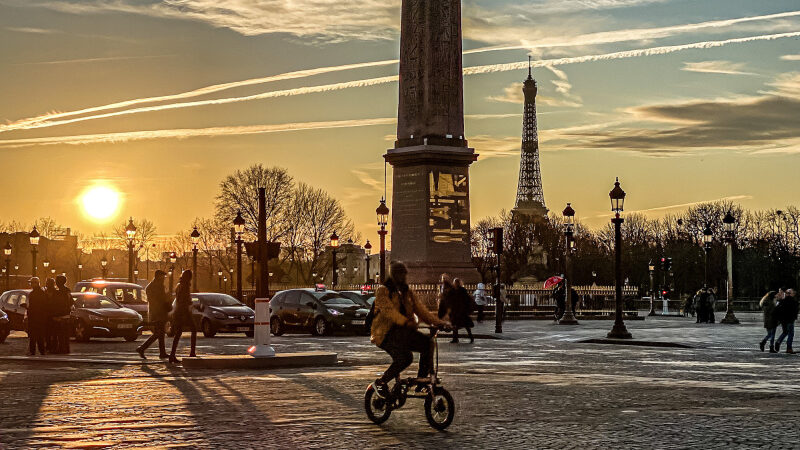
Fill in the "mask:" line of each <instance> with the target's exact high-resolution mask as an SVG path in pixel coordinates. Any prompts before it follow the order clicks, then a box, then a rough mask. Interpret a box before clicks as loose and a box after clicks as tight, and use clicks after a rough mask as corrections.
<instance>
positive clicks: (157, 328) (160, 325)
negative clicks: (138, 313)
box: [139, 321, 167, 356]
mask: <svg viewBox="0 0 800 450" xmlns="http://www.w3.org/2000/svg"><path fill="white" fill-rule="evenodd" d="M156 340H158V354H159V356H167V350H166V345H165V343H164V341H165V337H164V322H163V321H158V322H153V334H151V335H150V337H149V338H147V340H146V341H144V343H143V344H142V345H141V346H140V347H139V348H140V349H141V350H142V351H145V350H147V349H148V347H150V346H151V345H153V342H155V341H156Z"/></svg>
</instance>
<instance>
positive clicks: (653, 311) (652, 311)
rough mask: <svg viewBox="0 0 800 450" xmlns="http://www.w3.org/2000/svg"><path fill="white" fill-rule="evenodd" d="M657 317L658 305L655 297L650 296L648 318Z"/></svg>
mask: <svg viewBox="0 0 800 450" xmlns="http://www.w3.org/2000/svg"><path fill="white" fill-rule="evenodd" d="M655 315H656V305H655V301H654V298H653V296H652V295H651V296H650V312H649V313H647V317H650V316H655Z"/></svg>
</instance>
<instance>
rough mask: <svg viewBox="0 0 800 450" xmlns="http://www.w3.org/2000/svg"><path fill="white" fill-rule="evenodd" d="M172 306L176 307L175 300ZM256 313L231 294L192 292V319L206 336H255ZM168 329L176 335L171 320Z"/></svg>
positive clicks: (170, 334) (172, 334)
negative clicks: (219, 334)
mask: <svg viewBox="0 0 800 450" xmlns="http://www.w3.org/2000/svg"><path fill="white" fill-rule="evenodd" d="M172 307H173V309H174V308H175V302H173V303H172ZM255 315H256V313H255V311H253V310H252V309H250V308H249V307H248V306H247V305H245V304H244V303H242V302H240V301H239V300H236V299H235V298H233V297H231V296H230V295H225V294H218V293H215V292H199V293H193V294H192V320H193V321H194V325H195V326H196V327H197V329H198V330H201V331H202V332H203V336H205V337H214V336H215V335H216V334H217V333H244V334H245V335H246V336H247V337H253V326H254V324H255ZM166 331H167V334H168V335H169V336H174V332H173V331H172V324H171V323H170V321H167V324H166ZM184 331H185V330H184Z"/></svg>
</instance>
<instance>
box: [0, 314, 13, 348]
mask: <svg viewBox="0 0 800 450" xmlns="http://www.w3.org/2000/svg"><path fill="white" fill-rule="evenodd" d="M9 334H11V322H9V321H8V314H6V313H5V312H4V311H3V310H0V344H2V343H3V342H5V341H6V338H7V337H8V335H9Z"/></svg>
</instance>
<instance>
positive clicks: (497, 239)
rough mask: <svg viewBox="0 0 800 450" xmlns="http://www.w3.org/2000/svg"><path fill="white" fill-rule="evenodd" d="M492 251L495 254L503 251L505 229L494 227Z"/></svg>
mask: <svg viewBox="0 0 800 450" xmlns="http://www.w3.org/2000/svg"><path fill="white" fill-rule="evenodd" d="M492 251H493V252H494V253H495V255H499V254H501V253H503V229H502V228H492Z"/></svg>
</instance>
